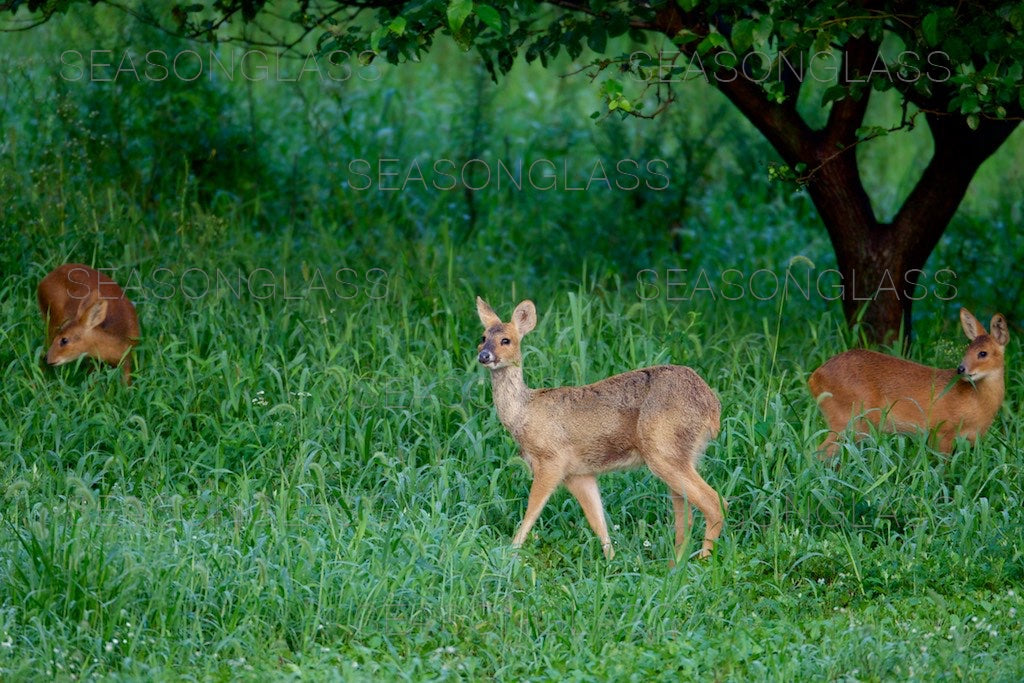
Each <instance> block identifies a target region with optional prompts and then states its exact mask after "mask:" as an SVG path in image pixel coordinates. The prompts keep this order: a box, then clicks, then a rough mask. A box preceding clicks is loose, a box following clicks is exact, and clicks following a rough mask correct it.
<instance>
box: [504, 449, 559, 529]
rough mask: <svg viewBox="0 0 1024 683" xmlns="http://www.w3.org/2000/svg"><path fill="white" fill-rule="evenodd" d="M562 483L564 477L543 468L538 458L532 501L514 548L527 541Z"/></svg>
mask: <svg viewBox="0 0 1024 683" xmlns="http://www.w3.org/2000/svg"><path fill="white" fill-rule="evenodd" d="M561 483H562V475H561V473H560V472H556V471H554V470H553V469H551V468H544V467H541V466H540V465H539V464H538V463H537V461H536V458H534V465H533V483H532V484H531V485H530V499H529V501H528V502H527V504H526V514H525V515H523V521H522V522H521V523H520V524H519V530H518V531H516V535H515V536H513V537H512V547H513V548H518V547H519V546H521V545H522V544H523V541H525V540H526V535H527V534H529V533H530V529H532V528H533V525H534V524H535V523H536V522H537V518H538V517H540V511H541V510H543V509H544V505H545V504H547V502H548V498H550V497H551V494H552V493H554V492H555V489H556V488H558V485H559V484H561Z"/></svg>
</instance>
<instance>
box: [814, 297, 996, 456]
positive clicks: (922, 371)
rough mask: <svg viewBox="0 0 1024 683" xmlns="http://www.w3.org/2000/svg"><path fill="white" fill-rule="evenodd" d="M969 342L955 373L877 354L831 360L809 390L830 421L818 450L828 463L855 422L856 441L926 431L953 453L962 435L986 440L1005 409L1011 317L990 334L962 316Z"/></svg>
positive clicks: (963, 311)
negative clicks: (872, 434)
mask: <svg viewBox="0 0 1024 683" xmlns="http://www.w3.org/2000/svg"><path fill="white" fill-rule="evenodd" d="M960 323H961V325H962V326H963V329H964V333H965V334H966V335H967V338H968V339H970V340H971V342H970V344H968V346H967V351H966V352H965V353H964V357H963V360H962V361H961V362H960V365H959V366H958V367H957V368H956V369H955V370H942V369H939V368H931V367H927V366H925V365H920V364H918V363H914V362H911V361H908V360H904V359H902V358H895V357H893V356H887V355H885V354H882V353H877V352H875V351H867V350H864V349H854V350H851V351H846V352H845V353H841V354H839V355H838V356H834V357H832V358H830V359H829V360H827V361H826V362H825V363H824V364H823V365H822V366H821V367H819V368H818V369H817V370H815V371H814V373H813V374H811V377H810V380H809V381H808V384H809V386H810V389H811V394H813V395H814V398H815V399H816V400H817V402H818V406H819V407H820V408H821V412H822V413H823V414H824V416H825V421H826V422H828V428H829V434H828V436H827V437H826V438H825V440H824V441H823V442H822V443H821V445H820V446H819V447H818V450H819V451H822V452H823V455H824V457H832V456H834V455H835V454H836V452H837V451H838V450H839V444H838V442H837V439H838V438H839V435H840V434H841V433H842V432H843V430H844V429H845V428H846V427H847V425H849V424H850V423H851V422H853V425H854V438H859V437H860V436H862V435H863V434H864V433H865V432H867V430H868V425H869V424H870V425H874V426H875V427H876V428H878V429H881V430H883V431H887V432H914V431H917V430H922V429H923V430H926V431H929V432H932V434H933V435H934V437H935V438H936V439H937V446H938V448H939V450H941V451H943V452H945V453H949V452H950V451H952V449H953V442H954V440H955V439H956V436H957V435H958V434H959V435H960V436H963V437H965V438H966V439H967V440H968V441H970V442H971V443H974V442H975V440H976V439H977V438H978V437H979V436H981V435H982V434H984V433H985V431H986V430H987V429H988V428H989V425H991V424H992V421H993V419H995V415H996V412H997V411H998V410H999V406H1000V405H1001V404H1002V402H1003V393H1004V385H1003V351H1004V349H1005V347H1006V344H1007V343H1008V342H1009V341H1010V333H1009V331H1008V330H1007V325H1006V318H1004V317H1003V316H1002V315H1001V314H999V313H997V314H995V315H994V316H993V317H992V322H991V324H990V326H989V328H990V329H991V330H992V333H991V334H989V333H987V332H985V328H984V327H982V325H981V323H980V322H978V319H977V318H975V317H974V316H973V315H971V312H970V311H968V310H967V309H966V308H961V309H960Z"/></svg>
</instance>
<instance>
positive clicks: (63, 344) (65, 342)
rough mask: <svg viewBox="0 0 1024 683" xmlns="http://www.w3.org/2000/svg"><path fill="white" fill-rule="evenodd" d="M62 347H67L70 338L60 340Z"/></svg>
mask: <svg viewBox="0 0 1024 683" xmlns="http://www.w3.org/2000/svg"><path fill="white" fill-rule="evenodd" d="M60 345H61V346H67V345H68V338H67V337H61V338H60Z"/></svg>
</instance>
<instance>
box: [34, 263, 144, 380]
mask: <svg viewBox="0 0 1024 683" xmlns="http://www.w3.org/2000/svg"><path fill="white" fill-rule="evenodd" d="M36 299H37V300H38V302H39V310H40V312H41V313H42V314H43V319H44V320H45V321H46V343H47V346H48V351H47V352H46V362H47V363H49V364H50V365H63V364H64V363H69V362H71V361H73V360H75V359H77V358H79V357H81V356H91V357H93V358H97V359H99V360H101V361H103V362H104V363H107V364H109V365H113V366H117V365H121V371H122V379H123V381H124V383H125V384H131V372H132V362H131V357H130V352H131V350H132V348H133V347H134V346H135V344H137V343H138V339H139V319H138V316H137V315H136V314H135V306H134V305H133V304H132V302H131V301H129V300H128V298H127V297H126V296H125V294H124V292H123V291H121V288H120V287H118V286H117V283H116V282H114V281H113V280H111V279H110V278H108V277H106V276H105V275H103V274H102V273H100V272H99V271H97V270H95V269H93V268H90V267H89V266H85V265H82V264H80V263H65V264H64V265H62V266H58V267H57V268H55V269H54V270H52V271H50V273H49V274H47V276H46V277H44V278H43V279H42V281H41V282H40V283H39V287H38V289H37V290H36Z"/></svg>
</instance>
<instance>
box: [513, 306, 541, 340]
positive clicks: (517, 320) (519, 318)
mask: <svg viewBox="0 0 1024 683" xmlns="http://www.w3.org/2000/svg"><path fill="white" fill-rule="evenodd" d="M512 324H513V325H515V326H516V331H517V332H519V336H520V337H522V336H525V335H526V333H527V332H529V331H530V330H532V329H533V328H534V327H536V326H537V307H536V306H534V305H533V302H532V301H530V300H529V299H527V300H526V301H523V302H522V303H520V304H519V305H518V306H516V310H514V311H513V312H512Z"/></svg>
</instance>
